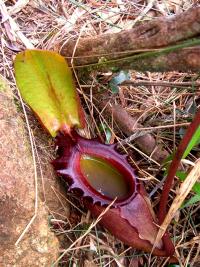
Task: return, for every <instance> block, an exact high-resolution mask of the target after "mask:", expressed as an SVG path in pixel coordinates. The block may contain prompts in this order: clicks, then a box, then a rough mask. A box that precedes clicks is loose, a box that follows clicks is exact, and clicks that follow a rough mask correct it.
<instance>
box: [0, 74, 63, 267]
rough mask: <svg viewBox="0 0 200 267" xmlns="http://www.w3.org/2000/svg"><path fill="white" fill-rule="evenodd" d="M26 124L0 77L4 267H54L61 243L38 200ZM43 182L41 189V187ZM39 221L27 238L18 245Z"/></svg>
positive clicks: (0, 199)
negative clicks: (36, 205)
mask: <svg viewBox="0 0 200 267" xmlns="http://www.w3.org/2000/svg"><path fill="white" fill-rule="evenodd" d="M30 151H31V149H30V145H29V141H28V138H27V134H26V131H25V129H24V123H23V121H22V119H21V117H20V115H19V112H17V108H16V106H15V104H14V101H13V95H12V91H11V89H10V88H9V87H8V85H7V84H6V81H4V80H3V79H2V77H1V76H0V155H1V160H0V251H1V253H0V266H2V267H4V266H6V267H9V266H20V267H23V266H26V267H28V266H32V267H34V266H40V267H41V266H51V264H52V263H53V262H54V261H55V260H56V259H57V257H58V253H59V243H58V240H57V238H56V237H55V235H54V233H53V232H51V230H50V228H49V225H48V216H49V215H48V212H47V210H46V209H45V207H46V205H45V204H44V203H43V202H42V201H41V199H40V197H39V192H38V193H37V196H36V186H35V182H36V179H35V175H34V164H33V159H32V155H31V152H30ZM39 184H40V183H39V182H37V185H38V186H39ZM36 197H37V200H38V208H37V212H36V218H35V219H34V220H33V222H32V223H31V226H30V228H29V229H28V230H27V231H26V232H25V234H24V236H23V238H22V239H21V240H20V242H19V244H18V245H17V246H16V245H15V243H16V241H17V240H18V238H19V237H20V236H21V234H22V233H23V231H24V229H25V228H26V226H27V225H28V224H29V223H30V220H31V219H32V218H33V216H34V213H35V199H36Z"/></svg>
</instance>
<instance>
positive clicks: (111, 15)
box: [0, 0, 200, 267]
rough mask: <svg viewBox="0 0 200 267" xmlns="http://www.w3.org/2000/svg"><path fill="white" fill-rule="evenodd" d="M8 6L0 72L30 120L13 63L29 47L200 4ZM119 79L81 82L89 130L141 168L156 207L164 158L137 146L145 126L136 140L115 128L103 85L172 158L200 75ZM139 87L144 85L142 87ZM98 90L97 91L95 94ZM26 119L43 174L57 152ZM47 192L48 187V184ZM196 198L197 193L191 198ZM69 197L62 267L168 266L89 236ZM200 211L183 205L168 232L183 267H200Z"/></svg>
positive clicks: (97, 232) (98, 231)
mask: <svg viewBox="0 0 200 267" xmlns="http://www.w3.org/2000/svg"><path fill="white" fill-rule="evenodd" d="M0 3H1V2H0ZM4 4H5V6H4V7H5V9H4V17H2V27H1V29H0V33H1V38H0V44H1V45H0V73H1V75H2V76H4V77H5V78H6V79H7V80H8V81H9V83H10V86H11V88H12V90H13V94H14V97H15V100H16V103H17V105H18V106H19V112H21V116H22V118H23V119H24V118H25V117H24V114H23V113H22V109H21V108H20V106H21V102H20V98H19V95H18V92H17V90H16V86H15V81H14V71H13V59H14V58H15V55H16V53H17V52H19V51H22V50H24V49H27V48H28V49H30V48H36V49H48V50H52V49H54V50H55V47H56V44H57V43H63V44H64V43H65V42H67V41H68V40H70V39H77V38H80V37H90V36H92V37H94V36H96V35H100V34H104V33H115V32H119V31H120V30H123V29H131V28H132V27H134V25H137V24H138V23H140V22H142V21H145V20H153V19H156V18H158V17H168V16H171V15H174V14H179V13H181V12H183V11H185V10H187V9H189V8H190V7H192V6H193V5H194V4H196V1H195V0H194V1H192V0H185V1H181V0H172V1H170V0H166V1H153V0H150V1H144V0H142V1H139V0H134V1H132V0H110V1H105V0H99V1H94V0H85V1H78V0H66V1H65V0H60V1H56V0H46V1H40V0H35V1H34V0H33V1H31V0H30V1H27V0H26V1H25V0H23V1H4ZM6 16H7V18H6ZM113 77H114V75H113V74H112V73H101V74H100V73H98V74H97V73H93V74H92V75H91V77H90V81H89V82H88V84H87V82H85V83H84V84H83V82H82V81H79V82H78V85H77V89H78V91H79V93H80V96H81V101H82V104H83V107H84V109H85V112H86V114H87V121H88V123H87V124H88V125H89V126H88V130H89V133H90V136H91V137H94V136H95V135H96V134H100V135H101V136H102V138H103V139H104V141H106V142H107V143H113V142H114V140H115V141H117V142H119V144H121V146H122V147H123V148H125V149H126V151H127V153H129V155H130V156H131V157H132V161H133V164H134V166H137V175H138V177H139V178H140V179H141V180H142V181H143V182H144V185H145V188H146V190H147V192H148V194H149V196H150V198H151V201H152V204H153V207H155V209H156V208H157V204H158V201H159V196H160V193H161V188H162V185H163V181H164V180H163V177H164V175H165V166H164V165H163V162H162V161H159V159H158V158H157V159H155V158H154V157H153V156H152V155H147V154H146V153H145V152H143V151H142V150H141V149H140V148H138V146H137V144H136V143H135V139H136V138H137V135H136V134H135V133H137V132H138V129H135V132H133V133H132V134H131V136H130V135H129V136H127V135H126V134H125V133H124V132H123V131H122V130H121V129H120V127H119V126H118V124H117V123H115V120H114V119H113V117H112V113H108V112H107V113H106V111H105V110H104V109H103V108H102V106H98V104H97V103H98V101H96V99H97V100H98V88H102V87H103V88H104V89H106V90H107V93H109V95H110V96H111V97H112V100H113V101H114V102H115V104H118V105H120V106H121V107H122V108H123V110H125V111H126V112H127V113H128V115H130V116H131V117H133V118H136V121H137V122H139V123H140V124H141V125H142V129H141V126H140V130H139V132H140V134H142V135H143V136H144V135H145V134H147V133H148V134H151V135H152V137H153V138H154V140H156V144H158V145H159V147H160V146H162V148H163V150H164V151H165V152H166V155H171V154H172V152H173V151H174V149H175V148H176V147H177V145H178V144H179V142H180V140H181V137H182V135H183V133H184V132H185V129H186V127H187V125H188V124H189V122H190V121H191V119H192V117H193V115H194V113H195V111H196V109H197V107H198V105H199V104H200V98H199V96H200V89H199V88H198V87H194V86H193V81H196V82H200V78H199V74H196V73H180V72H168V73H150V72H145V73H139V72H134V71H131V72H130V73H126V72H123V71H122V72H121V74H120V75H118V79H119V80H120V81H121V82H122V81H123V77H126V79H128V80H129V81H132V82H133V83H132V84H130V83H127V84H126V83H124V84H123V85H119V86H118V87H115V88H113V87H111V86H110V81H111V80H112V79H113ZM91 80H92V86H91ZM134 82H139V83H140V84H138V85H137V86H136V85H134ZM142 82H146V84H142ZM166 82H167V84H166ZM185 82H186V84H185ZM177 83H178V84H179V85H178V86H177ZM93 87H94V88H96V89H95V90H96V91H95V90H94V91H93V90H92V88H93ZM26 116H28V120H29V125H30V128H31V129H32V132H33V138H34V143H35V144H36V145H35V149H36V155H37V157H38V158H37V168H38V172H39V173H40V177H42V173H41V165H43V164H45V162H47V161H49V160H51V159H52V156H50V155H51V154H52V155H54V154H55V152H54V146H53V141H52V140H51V138H50V137H48V136H47V135H46V134H45V133H42V132H43V130H42V129H41V126H40V125H39V123H38V122H37V121H36V120H35V119H34V117H33V115H32V114H31V111H30V110H29V109H28V108H27V107H26ZM130 137H131V138H130ZM161 153H163V152H161ZM199 156H200V150H199V147H196V149H195V150H194V151H192V153H190V155H189V156H188V158H187V160H184V161H183V162H182V168H183V169H184V171H187V170H189V169H190V168H191V166H193V164H194V162H195V161H196V160H197V159H198V158H199ZM42 178H43V179H45V177H42ZM42 178H41V179H42ZM180 183H181V182H180V180H179V178H178V177H176V179H175V183H174V187H173V190H171V194H170V196H169V198H170V203H171V201H172V200H173V198H174V196H175V195H176V191H177V189H178V187H179V185H180ZM40 190H41V191H42V190H45V188H42V185H41V189H40ZM54 193H55V196H54V197H55V198H58V197H59V196H58V193H57V192H54ZM194 194H195V193H194V192H191V193H190V194H189V195H188V197H187V200H189V199H191V198H192V197H193V196H194ZM65 200H66V202H67V203H68V204H67V205H68V208H67V209H68V210H70V212H69V213H67V216H66V217H63V218H62V216H60V215H59V216H58V217H57V216H56V214H57V211H51V216H50V218H49V222H50V225H51V228H52V231H54V233H55V234H56V235H57V236H58V237H59V241H60V244H61V246H60V253H61V255H63V257H61V259H60V263H59V264H60V266H63V267H65V266H84V267H96V266H102V267H108V266H112V267H114V266H117V267H123V266H125V267H139V266H151V267H153V266H154V267H161V266H168V263H166V260H165V259H161V258H159V257H155V256H151V257H150V255H149V254H148V253H143V252H140V251H137V250H135V249H133V248H130V247H128V246H126V245H124V244H123V243H122V242H120V241H119V240H117V239H116V238H115V237H113V236H112V235H111V234H110V233H108V232H107V231H106V230H105V229H102V228H101V227H100V226H98V225H95V226H94V227H93V228H92V229H90V231H87V230H88V228H89V225H90V224H91V222H92V220H93V219H92V218H91V215H90V213H89V212H88V211H87V210H86V209H85V208H84V207H83V206H82V204H80V203H79V201H78V199H77V198H76V196H74V195H73V194H71V193H68V194H67V195H66V196H65ZM61 204H62V203H61ZM65 205H66V204H65ZM199 207H200V206H199V203H198V202H197V203H192V204H189V205H187V206H186V207H182V208H180V209H179V210H178V212H177V214H176V216H175V218H174V219H173V221H172V222H171V225H170V227H169V231H170V233H171V236H173V242H174V244H175V248H176V256H177V258H178V260H179V264H178V265H176V266H181V267H186V266H200V256H199V252H200V217H199ZM85 233H87V234H85ZM81 236H83V237H82V238H81ZM77 241H78V242H77ZM171 266H172V265H171Z"/></svg>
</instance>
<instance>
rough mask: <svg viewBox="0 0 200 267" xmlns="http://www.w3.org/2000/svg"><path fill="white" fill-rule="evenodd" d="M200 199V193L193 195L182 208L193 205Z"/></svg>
mask: <svg viewBox="0 0 200 267" xmlns="http://www.w3.org/2000/svg"><path fill="white" fill-rule="evenodd" d="M199 201H200V195H194V196H193V197H191V198H190V199H189V200H188V201H186V202H185V203H184V204H183V206H182V208H187V207H189V206H192V205H193V204H195V203H197V202H199Z"/></svg>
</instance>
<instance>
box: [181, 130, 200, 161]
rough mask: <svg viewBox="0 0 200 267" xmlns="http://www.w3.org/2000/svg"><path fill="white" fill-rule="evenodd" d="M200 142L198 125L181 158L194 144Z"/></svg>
mask: <svg viewBox="0 0 200 267" xmlns="http://www.w3.org/2000/svg"><path fill="white" fill-rule="evenodd" d="M199 142H200V126H199V127H198V129H197V130H196V132H195V134H194V135H193V136H192V138H191V140H190V142H189V144H188V146H187V149H186V150H185V152H184V154H183V157H182V158H183V159H184V158H186V157H187V155H188V154H189V153H190V151H191V150H192V149H193V148H194V147H195V146H196V145H198V144H199Z"/></svg>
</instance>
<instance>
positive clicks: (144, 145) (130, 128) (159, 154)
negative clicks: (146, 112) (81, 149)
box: [99, 101, 168, 163]
mask: <svg viewBox="0 0 200 267" xmlns="http://www.w3.org/2000/svg"><path fill="white" fill-rule="evenodd" d="M99 105H100V107H101V108H102V109H103V108H105V109H106V112H107V113H108V114H112V116H113V118H114V120H115V122H116V123H117V124H118V125H119V127H120V129H121V130H122V131H123V132H124V133H125V134H126V135H127V136H131V135H132V134H134V133H135V128H140V127H143V126H142V125H141V124H140V123H138V122H137V118H135V117H132V116H130V115H129V114H128V113H127V112H126V110H125V109H123V108H122V107H121V106H120V105H112V104H110V103H106V101H101V102H100V104H99ZM134 142H135V143H136V144H137V146H138V147H139V148H140V149H141V150H142V151H143V152H144V153H146V154H147V155H149V156H150V157H151V158H152V159H153V160H155V161H157V162H158V163H161V162H162V161H163V160H164V159H165V158H166V157H167V156H168V152H167V150H165V149H164V148H163V147H162V146H161V145H157V143H156V140H155V138H154V136H153V135H152V134H151V133H146V134H145V135H142V136H139V137H137V138H136V139H135V140H134Z"/></svg>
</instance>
